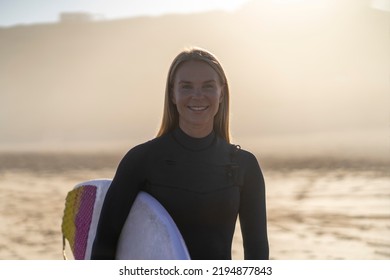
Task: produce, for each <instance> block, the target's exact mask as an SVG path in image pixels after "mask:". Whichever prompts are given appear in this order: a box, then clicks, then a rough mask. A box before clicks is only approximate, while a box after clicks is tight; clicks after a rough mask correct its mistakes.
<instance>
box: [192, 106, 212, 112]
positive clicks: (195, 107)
mask: <svg viewBox="0 0 390 280" xmlns="http://www.w3.org/2000/svg"><path fill="white" fill-rule="evenodd" d="M208 108H209V106H188V109H190V110H191V111H195V112H202V111H206V110H207V109H208Z"/></svg>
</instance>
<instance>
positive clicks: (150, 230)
mask: <svg viewBox="0 0 390 280" xmlns="http://www.w3.org/2000/svg"><path fill="white" fill-rule="evenodd" d="M110 184H111V180H110V179H98V180H91V181H86V182H83V183H80V184H78V185H76V186H75V188H74V189H73V191H71V192H69V194H68V196H67V199H66V206H65V211H64V218H63V223H62V232H63V235H64V246H65V238H66V239H67V240H68V242H69V244H70V246H71V249H72V253H73V255H74V258H75V259H87V260H88V259H90V258H91V251H92V245H93V241H94V239H95V236H96V229H97V224H98V222H99V217H100V212H101V209H102V206H103V202H104V198H105V196H106V193H107V190H108V188H109V186H110ZM116 259H122V260H179V259H181V260H189V259H190V256H189V253H188V250H187V247H186V245H185V242H184V240H183V238H182V236H181V234H180V232H179V230H178V228H177V226H176V224H175V223H174V221H173V220H172V218H171V217H170V215H169V214H168V212H167V211H166V210H165V209H164V207H163V206H162V205H161V204H160V203H159V202H158V201H157V200H156V199H155V198H153V197H152V196H151V195H149V194H147V193H146V192H140V193H139V194H138V195H137V197H136V199H135V201H134V203H133V206H132V208H131V210H130V213H129V215H128V217H127V219H126V222H125V224H124V226H123V229H122V232H121V235H120V237H119V240H118V247H117V254H116Z"/></svg>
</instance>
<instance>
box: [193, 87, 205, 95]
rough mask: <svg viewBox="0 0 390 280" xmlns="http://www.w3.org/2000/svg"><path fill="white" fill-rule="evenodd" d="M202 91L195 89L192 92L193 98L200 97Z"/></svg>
mask: <svg viewBox="0 0 390 280" xmlns="http://www.w3.org/2000/svg"><path fill="white" fill-rule="evenodd" d="M202 95H203V91H202V88H201V87H196V88H195V90H194V96H195V97H202Z"/></svg>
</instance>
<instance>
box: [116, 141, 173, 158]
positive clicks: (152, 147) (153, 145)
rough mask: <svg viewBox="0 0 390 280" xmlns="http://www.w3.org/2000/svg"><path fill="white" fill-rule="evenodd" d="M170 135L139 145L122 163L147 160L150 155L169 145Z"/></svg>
mask: <svg viewBox="0 0 390 280" xmlns="http://www.w3.org/2000/svg"><path fill="white" fill-rule="evenodd" d="M169 140H170V135H164V136H161V137H156V138H154V139H151V140H149V141H147V142H144V143H141V144H138V145H136V146H134V147H133V148H131V149H130V150H129V151H128V152H127V153H126V154H125V156H124V157H123V159H122V161H129V160H130V161H132V160H138V159H146V158H147V157H148V155H150V154H151V153H153V152H156V151H158V150H161V148H163V147H164V146H167V145H169V142H170V141H169Z"/></svg>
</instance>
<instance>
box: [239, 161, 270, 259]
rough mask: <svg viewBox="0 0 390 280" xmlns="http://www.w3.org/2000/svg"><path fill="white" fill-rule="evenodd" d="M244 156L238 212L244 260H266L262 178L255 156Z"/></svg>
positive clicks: (266, 241) (264, 198)
mask: <svg viewBox="0 0 390 280" xmlns="http://www.w3.org/2000/svg"><path fill="white" fill-rule="evenodd" d="M246 156H247V159H246V161H245V165H244V166H245V171H244V172H245V175H244V176H245V178H244V185H243V186H242V191H241V199H240V210H239V216H240V224H241V232H242V238H243V242H244V254H245V259H268V258H269V247H268V237H267V215H266V201H265V200H266V197H265V183H264V178H263V174H262V172H261V169H260V166H259V164H258V162H257V160H256V158H255V156H253V155H252V154H250V153H248V154H247V155H246ZM244 166H243V167H244Z"/></svg>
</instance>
